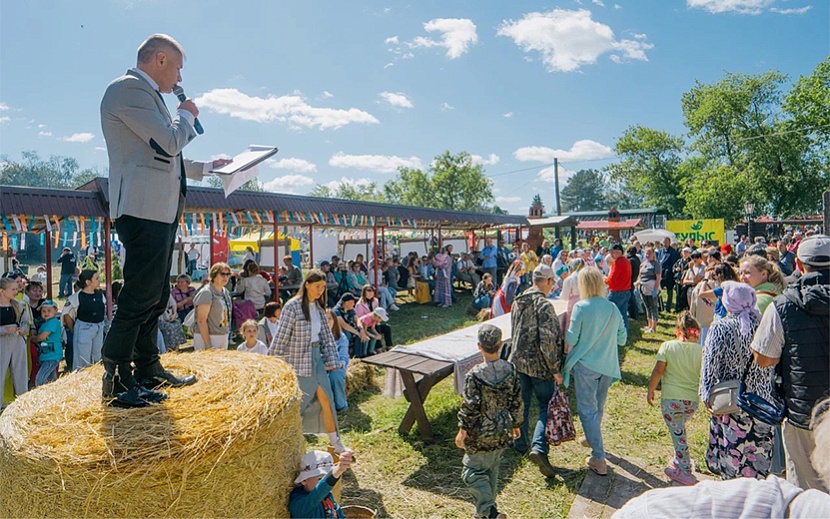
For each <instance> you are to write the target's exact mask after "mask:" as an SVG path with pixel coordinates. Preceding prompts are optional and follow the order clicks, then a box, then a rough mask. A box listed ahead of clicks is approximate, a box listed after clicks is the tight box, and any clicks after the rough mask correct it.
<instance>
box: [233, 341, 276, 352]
mask: <svg viewBox="0 0 830 519" xmlns="http://www.w3.org/2000/svg"><path fill="white" fill-rule="evenodd" d="M236 351H245V352H248V353H259V354H260V355H268V347H267V346H265V343H264V342H262V341H256V345H255V346H254V347H253V348H248V345H247V343H244V342H243V343H242V344H240V345H239V347H238V348H236Z"/></svg>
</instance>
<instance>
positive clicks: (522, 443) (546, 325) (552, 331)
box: [510, 264, 565, 477]
mask: <svg viewBox="0 0 830 519" xmlns="http://www.w3.org/2000/svg"><path fill="white" fill-rule="evenodd" d="M554 283H555V279H554V273H553V269H551V268H550V267H549V266H547V265H544V264H543V265H539V266H538V267H536V270H534V271H533V285H532V286H531V287H530V288H528V289H527V290H525V291H524V292H522V293H521V294H519V295H518V296H516V299H515V300H514V301H513V307H512V310H511V318H510V322H511V326H512V350H511V352H510V362H512V363H513V365H514V366H516V371H518V372H519V380H520V381H521V383H522V401H523V402H524V413H523V420H522V434H521V436H520V437H519V439H518V440H517V441H516V442H515V443H514V444H513V448H515V449H516V450H517V451H519V452H521V453H524V452H527V449H528V448H530V449H531V452H530V460H531V461H533V462H534V463H535V464H536V465H538V466H539V470H540V471H541V472H542V474H544V475H545V476H547V477H553V476H555V475H556V473H555V472H554V470H553V467H552V466H551V464H550V461H548V442H547V441H546V440H545V425H546V423H547V419H548V412H547V409H548V402H549V401H550V398H551V396H553V393H554V392H555V391H556V390H557V388H556V384H561V383H562V374H561V373H560V370H561V361H562V354H563V349H564V346H565V339H564V336H563V334H562V330H561V328H560V327H559V318H558V317H557V316H556V312H555V311H554V310H553V305H551V304H550V302H549V301H548V299H547V297H548V294H549V293H550V291H551V290H553V285H554ZM534 396H535V397H536V400H537V403H538V404H539V419H538V421H537V422H536V426H535V427H536V428H535V432H534V433H533V438H529V437H528V434H529V433H528V428H529V425H528V414H529V412H530V401H531V399H532V398H533V397H534Z"/></svg>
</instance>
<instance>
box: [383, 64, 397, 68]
mask: <svg viewBox="0 0 830 519" xmlns="http://www.w3.org/2000/svg"><path fill="white" fill-rule="evenodd" d="M394 66H395V64H394V63H387V64H386V65H384V66H383V68H384V69H388V68H389V67H394Z"/></svg>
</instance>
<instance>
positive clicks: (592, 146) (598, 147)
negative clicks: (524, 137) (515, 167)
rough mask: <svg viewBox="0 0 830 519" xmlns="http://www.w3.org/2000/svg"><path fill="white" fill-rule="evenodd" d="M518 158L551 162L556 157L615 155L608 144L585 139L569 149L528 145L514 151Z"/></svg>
mask: <svg viewBox="0 0 830 519" xmlns="http://www.w3.org/2000/svg"><path fill="white" fill-rule="evenodd" d="M513 156H514V157H515V158H516V160H521V161H525V162H528V161H529V162H545V163H551V162H553V159H554V158H558V159H559V160H561V161H568V162H579V161H583V160H594V159H606V158H610V157H612V156H614V152H613V151H612V150H611V148H609V147H608V146H605V145H604V144H600V143H598V142H596V141H592V140H589V139H584V140H581V141H576V142H575V143H574V144H573V146H571V149H569V150H554V149H551V148H546V147H544V146H526V147H524V148H519V149H517V150H516V151H514V152H513Z"/></svg>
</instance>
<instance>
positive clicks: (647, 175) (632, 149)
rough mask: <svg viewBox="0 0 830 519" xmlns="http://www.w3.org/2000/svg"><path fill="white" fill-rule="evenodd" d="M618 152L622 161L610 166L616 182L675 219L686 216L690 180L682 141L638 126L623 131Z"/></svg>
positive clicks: (617, 148)
mask: <svg viewBox="0 0 830 519" xmlns="http://www.w3.org/2000/svg"><path fill="white" fill-rule="evenodd" d="M614 150H615V151H616V153H617V156H619V157H620V158H622V161H621V162H619V163H617V164H612V165H611V166H609V170H610V172H611V180H612V181H614V182H617V183H619V185H620V186H621V188H622V189H623V190H626V191H629V192H630V193H631V194H632V195H634V196H635V197H640V198H641V199H642V201H643V202H644V203H645V204H646V205H649V206H655V207H657V208H658V209H662V210H664V211H666V212H667V213H668V214H669V216H672V217H675V216H681V215H683V207H684V200H683V196H684V193H683V189H684V186H685V185H686V180H687V179H686V178H684V177H683V171H682V170H681V168H680V164H681V163H682V162H683V154H684V143H683V139H682V138H680V137H676V136H673V135H671V134H669V133H667V132H664V131H661V130H654V129H652V128H647V127H645V126H639V125H635V126H631V127H629V128H628V129H626V130H625V132H623V134H622V136H621V137H620V138H619V140H617V143H616V145H615V147H614Z"/></svg>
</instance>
